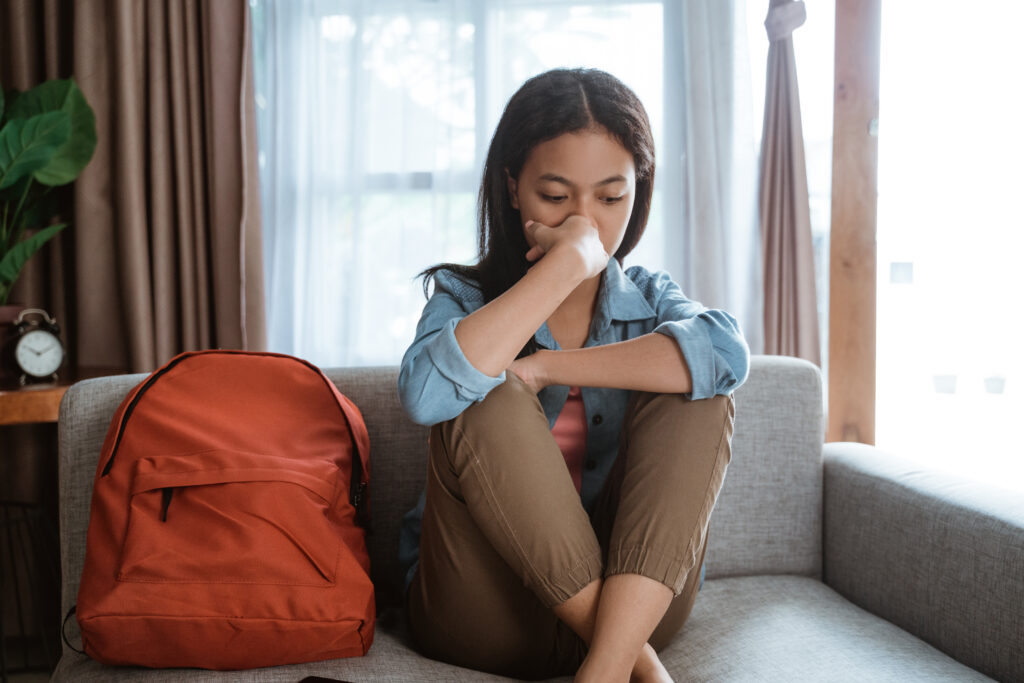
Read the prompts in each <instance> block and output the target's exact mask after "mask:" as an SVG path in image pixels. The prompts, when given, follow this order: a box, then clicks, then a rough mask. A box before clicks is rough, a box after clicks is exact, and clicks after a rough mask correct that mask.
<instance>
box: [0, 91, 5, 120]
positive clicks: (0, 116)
mask: <svg viewBox="0 0 1024 683" xmlns="http://www.w3.org/2000/svg"><path fill="white" fill-rule="evenodd" d="M3 120H4V86H3V85H0V121H3Z"/></svg>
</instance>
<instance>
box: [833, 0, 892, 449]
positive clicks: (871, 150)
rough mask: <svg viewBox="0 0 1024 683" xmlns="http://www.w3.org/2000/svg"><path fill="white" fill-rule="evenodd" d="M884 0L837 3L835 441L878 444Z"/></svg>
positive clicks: (834, 123) (834, 237)
mask: <svg viewBox="0 0 1024 683" xmlns="http://www.w3.org/2000/svg"><path fill="white" fill-rule="evenodd" d="M880 34H881V0H836V41H835V50H836V52H835V107H834V110H833V111H834V114H833V116H834V120H833V142H832V236H831V257H830V262H831V274H830V282H831V284H830V295H829V382H828V385H829V390H828V434H827V440H828V441H859V442H861V443H868V444H873V443H874V441H875V312H876V311H875V309H876V307H875V297H876V289H877V287H876V272H877V264H876V261H877V250H876V242H875V229H876V223H877V213H878V72H879V50H880V44H879V43H880Z"/></svg>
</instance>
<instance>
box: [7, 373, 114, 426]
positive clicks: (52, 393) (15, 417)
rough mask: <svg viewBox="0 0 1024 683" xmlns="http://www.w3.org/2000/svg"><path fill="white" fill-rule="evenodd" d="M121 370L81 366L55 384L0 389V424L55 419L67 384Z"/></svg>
mask: <svg viewBox="0 0 1024 683" xmlns="http://www.w3.org/2000/svg"><path fill="white" fill-rule="evenodd" d="M118 374H122V371H121V370H119V369H116V368H83V369H81V370H80V371H79V372H78V374H77V375H76V376H75V377H73V378H69V379H62V380H61V381H59V382H58V383H57V384H30V385H28V386H26V387H21V388H18V389H0V425H22V424H34V423H40V422H56V421H57V418H58V417H59V415H60V401H61V399H62V398H64V393H65V392H67V390H68V388H69V387H70V386H71V385H72V384H74V383H75V382H78V381H80V380H83V379H91V378H93V377H105V376H107V375H118Z"/></svg>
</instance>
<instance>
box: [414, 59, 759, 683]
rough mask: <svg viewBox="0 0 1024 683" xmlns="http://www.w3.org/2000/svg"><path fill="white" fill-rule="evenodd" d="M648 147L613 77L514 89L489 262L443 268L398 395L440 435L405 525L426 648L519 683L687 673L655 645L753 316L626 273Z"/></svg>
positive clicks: (725, 444)
mask: <svg viewBox="0 0 1024 683" xmlns="http://www.w3.org/2000/svg"><path fill="white" fill-rule="evenodd" d="M653 185H654V141H653V138H652V136H651V131H650V124H649V122H648V119H647V114H646V112H645V111H644V108H643V106H642V105H641V104H640V101H639V100H638V99H637V97H636V95H634V94H633V92H632V91H631V90H630V89H629V88H627V87H626V86H625V85H623V84H622V83H621V82H620V81H618V80H617V79H616V78H614V77H613V76H611V75H609V74H607V73H604V72H602V71H597V70H585V69H574V70H563V69H559V70H554V71H549V72H547V73H544V74H541V75H539V76H536V77H534V78H532V79H530V80H529V81H527V82H526V83H525V84H523V86H522V87H521V88H520V89H519V91H518V92H516V94H515V95H513V96H512V99H511V100H509V102H508V105H507V106H506V108H505V112H504V114H503V115H502V117H501V120H500V122H499V123H498V127H497V130H496V131H495V133H494V138H493V139H492V141H491V146H490V150H489V152H488V155H487V162H486V166H485V168H484V178H483V183H482V185H481V188H480V219H479V220H480V224H479V231H480V237H479V240H480V255H479V262H478V263H477V265H475V266H459V265H454V264H442V265H439V266H435V267H433V268H430V269H428V270H427V271H425V272H424V275H425V276H426V279H425V282H424V288H425V289H426V286H427V283H428V282H429V281H431V280H432V281H433V283H434V292H433V295H432V296H431V297H430V298H429V300H428V302H427V304H426V306H425V308H424V310H423V315H422V317H421V319H420V322H419V325H418V327H417V330H416V338H415V340H414V342H413V344H412V346H410V347H409V350H408V351H407V352H406V354H405V357H404V358H403V359H402V366H401V373H400V377H399V393H400V396H401V400H402V404H403V406H404V407H405V409H406V411H407V412H408V413H409V415H410V416H411V417H412V419H413V420H415V421H416V422H418V423H420V424H424V425H433V427H432V429H431V432H430V448H429V450H430V455H429V463H428V471H427V485H426V491H425V495H424V496H422V497H421V499H420V504H419V505H418V506H417V508H416V509H414V510H412V511H411V512H410V513H409V514H408V515H406V518H405V520H404V524H403V530H402V548H401V555H402V559H403V561H404V562H405V563H406V564H407V565H409V571H408V574H407V586H408V612H409V623H410V627H411V629H412V632H413V636H414V638H415V640H416V641H417V643H418V645H419V647H420V648H421V649H422V650H423V652H424V653H425V654H427V655H428V656H431V657H433V658H435V659H441V660H445V661H448V662H451V663H454V664H458V665H461V666H466V667H471V668H476V669H481V670H485V671H490V672H494V673H498V674H503V675H507V676H515V677H519V678H544V677H550V676H554V675H559V674H567V673H575V674H576V680H579V681H626V680H630V679H631V678H632V680H651V681H654V680H671V679H670V678H669V676H668V673H667V671H666V670H665V669H664V667H663V666H662V665H661V662H660V661H659V660H658V656H657V654H656V652H657V650H658V649H660V648H661V647H663V646H664V645H666V644H667V643H668V642H669V640H670V639H671V638H672V636H673V635H674V634H675V633H676V632H677V631H678V630H679V629H680V628H681V627H682V625H683V622H684V621H685V620H686V618H687V616H688V615H689V613H690V610H691V609H692V607H693V603H694V599H695V597H696V594H697V591H698V590H699V587H700V584H699V583H698V581H700V583H702V575H703V558H704V550H705V547H706V544H707V535H708V523H709V519H710V514H711V510H712V508H713V507H714V503H715V500H716V498H717V496H718V492H719V490H720V488H721V486H722V482H723V479H724V476H725V470H726V467H727V465H728V462H729V459H730V442H731V438H732V430H733V416H734V406H733V400H732V398H731V392H732V391H733V390H734V389H736V387H737V386H739V385H740V384H741V383H742V382H743V381H744V380H745V379H746V375H747V366H748V360H749V350H748V348H747V344H746V342H745V341H744V339H743V336H742V334H741V333H740V330H739V327H738V325H737V323H736V321H735V319H734V318H733V317H732V316H730V315H729V314H727V313H724V312H722V311H718V310H709V309H707V308H705V307H703V306H702V305H701V304H699V303H696V302H694V301H690V300H689V299H687V298H686V297H685V296H684V294H683V292H682V291H681V290H680V288H679V286H678V285H676V284H675V283H674V282H673V281H672V280H671V279H670V278H669V277H668V275H666V274H665V273H663V272H655V273H652V272H649V271H647V270H645V269H644V268H641V267H638V266H634V267H631V268H629V269H628V270H625V271H623V269H622V265H621V264H622V259H623V257H625V256H626V255H627V254H628V253H629V252H630V251H631V250H632V249H633V247H634V246H636V244H637V242H638V240H639V239H640V236H641V235H642V234H643V231H644V227H645V225H646V222H647V216H648V213H649V211H650V206H651V194H652V190H653Z"/></svg>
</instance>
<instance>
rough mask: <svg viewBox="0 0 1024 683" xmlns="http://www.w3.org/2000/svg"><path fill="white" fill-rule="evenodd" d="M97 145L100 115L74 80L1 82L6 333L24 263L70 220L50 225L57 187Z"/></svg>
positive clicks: (0, 257)
mask: <svg viewBox="0 0 1024 683" xmlns="http://www.w3.org/2000/svg"><path fill="white" fill-rule="evenodd" d="M95 149H96V118H95V116H94V115H93V111H92V108H91V107H90V106H89V104H88V102H86V101H85V96H84V95H83V94H82V91H81V90H79V88H78V86H77V85H76V84H75V82H74V80H73V79H67V80H52V81H46V82H44V83H40V84H39V85H37V86H35V87H34V88H32V89H31V90H26V91H25V92H20V93H19V92H17V91H10V90H9V91H7V92H6V93H5V92H4V90H3V88H2V87H0V308H6V309H8V310H7V311H0V332H2V325H3V323H4V322H5V318H7V317H8V316H9V317H10V319H12V320H13V317H15V316H17V314H18V311H19V310H20V309H21V308H22V307H21V306H6V304H7V299H8V297H9V296H10V293H11V288H12V287H13V286H14V282H15V281H16V280H17V279H18V275H19V274H20V273H21V269H22V267H23V266H24V265H25V263H26V262H27V261H28V260H29V259H30V258H31V257H32V255H33V254H35V253H36V252H37V251H39V249H40V248H41V247H42V246H43V245H44V244H46V242H47V241H48V240H50V239H51V238H52V237H53V236H54V235H56V234H57V233H58V232H60V231H61V230H62V229H63V228H64V227H65V225H66V224H65V223H59V224H56V225H49V223H50V222H51V220H52V219H53V217H54V216H55V215H56V213H57V208H56V203H55V202H54V201H53V195H52V194H51V191H52V190H53V188H55V187H58V186H61V185H66V184H67V183H70V182H71V181H73V180H74V179H75V178H77V177H78V175H79V174H80V173H81V172H82V169H83V168H85V166H86V164H88V163H89V160H90V159H92V154H93V151H94V150H95ZM5 313H6V315H4V314H5Z"/></svg>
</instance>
